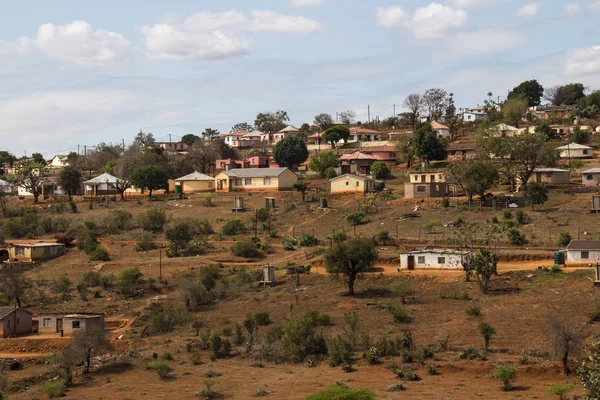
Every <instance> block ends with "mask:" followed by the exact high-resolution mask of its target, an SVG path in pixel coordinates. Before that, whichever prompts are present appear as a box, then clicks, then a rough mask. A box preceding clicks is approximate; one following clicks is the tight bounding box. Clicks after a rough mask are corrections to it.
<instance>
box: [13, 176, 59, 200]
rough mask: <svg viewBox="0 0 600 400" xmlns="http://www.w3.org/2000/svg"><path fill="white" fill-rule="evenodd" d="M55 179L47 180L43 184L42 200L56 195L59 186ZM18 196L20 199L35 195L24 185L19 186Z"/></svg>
mask: <svg viewBox="0 0 600 400" xmlns="http://www.w3.org/2000/svg"><path fill="white" fill-rule="evenodd" d="M55 179H56V178H54V179H52V178H46V180H45V181H44V182H42V183H41V185H42V193H41V194H40V197H41V198H43V199H45V198H48V197H49V196H53V195H54V194H56V192H57V190H58V185H57V183H56V181H55ZM17 196H19V197H20V198H24V197H33V193H31V192H30V191H29V189H27V188H26V187H24V186H22V185H18V186H17Z"/></svg>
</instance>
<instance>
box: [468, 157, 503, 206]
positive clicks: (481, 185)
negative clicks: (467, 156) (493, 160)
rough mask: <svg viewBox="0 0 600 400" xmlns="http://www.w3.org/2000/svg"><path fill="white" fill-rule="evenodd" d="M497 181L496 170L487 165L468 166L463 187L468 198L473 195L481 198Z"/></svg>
mask: <svg viewBox="0 0 600 400" xmlns="http://www.w3.org/2000/svg"><path fill="white" fill-rule="evenodd" d="M498 179H499V175H498V169H497V168H496V166H495V165H493V164H489V163H483V162H478V163H473V164H469V166H468V168H467V171H466V173H465V182H466V183H465V186H466V191H467V193H468V195H469V198H470V197H471V196H472V195H473V193H475V194H477V195H479V197H481V198H483V196H485V192H486V191H487V190H488V189H489V188H490V186H492V185H493V184H494V182H497V181H498Z"/></svg>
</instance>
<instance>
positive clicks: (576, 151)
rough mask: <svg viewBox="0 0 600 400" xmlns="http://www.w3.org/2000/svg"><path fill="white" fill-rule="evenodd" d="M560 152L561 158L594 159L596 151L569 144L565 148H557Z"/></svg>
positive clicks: (588, 147) (576, 144) (583, 146)
mask: <svg viewBox="0 0 600 400" xmlns="http://www.w3.org/2000/svg"><path fill="white" fill-rule="evenodd" d="M556 150H558V151H559V152H560V158H593V157H594V149H592V148H591V147H590V146H585V145H583V144H578V143H569V144H567V145H565V146H560V147H557V148H556Z"/></svg>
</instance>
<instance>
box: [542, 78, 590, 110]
mask: <svg viewBox="0 0 600 400" xmlns="http://www.w3.org/2000/svg"><path fill="white" fill-rule="evenodd" d="M544 98H545V99H546V100H548V101H550V102H551V103H552V104H553V105H555V106H561V105H569V106H570V105H576V104H578V102H579V101H580V100H581V99H583V98H585V86H583V84H582V83H569V84H568V85H563V86H552V87H549V88H547V89H546V91H545V92H544Z"/></svg>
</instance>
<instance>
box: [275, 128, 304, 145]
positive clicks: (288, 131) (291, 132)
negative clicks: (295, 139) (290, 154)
mask: <svg viewBox="0 0 600 400" xmlns="http://www.w3.org/2000/svg"><path fill="white" fill-rule="evenodd" d="M298 132H299V130H298V128H296V127H295V126H292V125H288V126H286V127H285V128H283V129H282V130H280V131H279V132H277V133H274V134H273V144H277V143H279V142H281V141H282V140H283V139H285V138H286V137H289V136H296V135H297V134H298Z"/></svg>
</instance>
